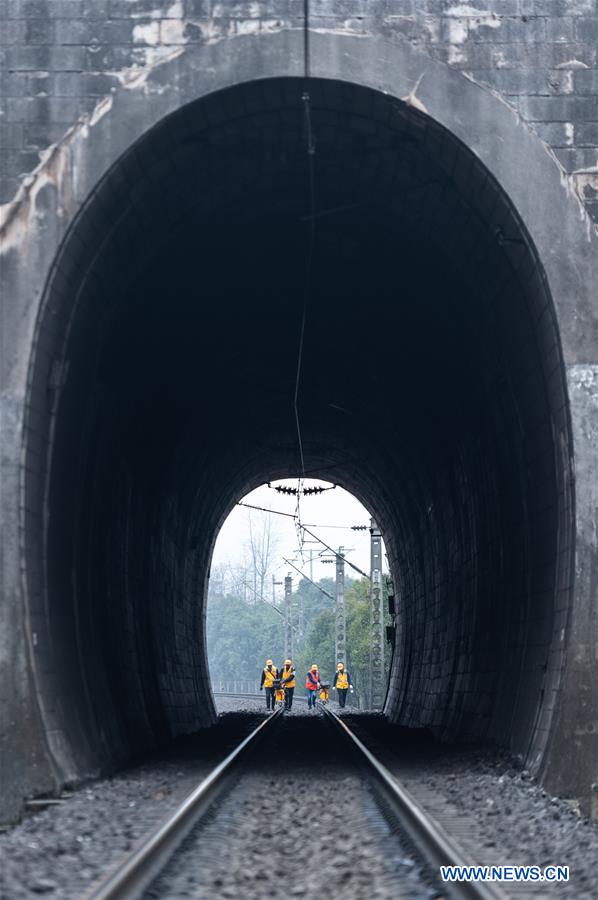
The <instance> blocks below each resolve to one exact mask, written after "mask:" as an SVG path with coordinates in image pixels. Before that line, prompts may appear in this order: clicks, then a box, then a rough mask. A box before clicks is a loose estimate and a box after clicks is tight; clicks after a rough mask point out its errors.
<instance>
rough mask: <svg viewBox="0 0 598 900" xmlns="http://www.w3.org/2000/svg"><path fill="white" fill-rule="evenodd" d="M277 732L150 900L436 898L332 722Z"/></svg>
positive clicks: (288, 724) (280, 727) (315, 717)
mask: <svg viewBox="0 0 598 900" xmlns="http://www.w3.org/2000/svg"><path fill="white" fill-rule="evenodd" d="M272 727H273V730H272V733H271V734H270V733H267V734H266V736H265V737H264V739H263V740H262V742H261V743H260V745H259V747H258V748H257V750H256V752H255V754H254V758H253V759H252V761H251V764H250V765H248V766H246V767H244V769H243V773H242V776H241V777H240V778H239V780H238V783H237V784H236V785H235V787H234V789H233V790H231V792H230V793H229V794H228V795H227V797H226V798H225V799H224V800H223V801H222V802H220V803H219V804H218V805H217V807H216V809H215V810H214V812H213V814H212V815H211V816H210V821H209V822H208V823H207V824H202V825H201V826H200V827H199V828H198V829H197V830H196V831H195V832H194V833H193V834H192V835H190V837H189V838H188V839H187V840H186V842H185V845H184V847H183V848H182V849H181V851H179V853H177V854H176V856H175V857H174V858H173V860H172V863H171V864H170V865H169V866H168V867H167V868H166V870H165V871H164V872H163V873H162V875H161V876H160V878H159V879H158V880H157V881H156V882H155V884H154V885H153V886H152V888H151V889H150V890H149V891H148V892H147V893H146V895H145V898H146V900H158V898H160V900H164V898H183V897H185V898H194V900H212V898H215V897H223V898H243V900H264V898H270V900H279V898H280V900H281V898H287V897H305V898H317V897H330V898H340V897H342V898H343V900H361V898H366V897H367V898H378V900H383V898H391V897H392V898H410V900H431V898H433V897H437V896H438V891H437V889H436V888H435V887H434V886H433V884H432V882H431V881H430V880H429V876H427V877H426V876H425V875H424V877H423V878H422V873H421V870H420V867H419V865H418V863H417V861H416V860H415V859H414V858H413V856H412V855H411V853H410V850H409V849H408V848H406V847H405V846H402V845H401V843H400V842H399V840H398V838H397V837H396V835H394V834H392V833H391V831H390V830H389V828H388V825H387V824H386V823H385V821H384V819H383V817H382V815H381V814H380V813H379V812H378V810H377V807H376V804H375V802H374V800H373V798H372V795H371V793H370V790H369V787H368V784H367V783H366V782H365V781H364V779H363V777H362V775H361V774H360V771H359V770H358V769H356V767H355V764H354V761H353V758H352V756H351V754H350V752H349V751H348V748H347V747H346V745H345V743H344V742H343V741H341V739H340V738H339V737H338V735H337V734H336V732H334V731H333V729H332V727H331V725H330V723H328V722H327V721H325V720H324V718H323V717H322V716H321V714H319V713H314V714H309V715H305V714H304V715H302V716H291V717H289V718H284V719H282V720H280V721H276V722H275V723H272Z"/></svg>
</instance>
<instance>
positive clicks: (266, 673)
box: [260, 659, 278, 712]
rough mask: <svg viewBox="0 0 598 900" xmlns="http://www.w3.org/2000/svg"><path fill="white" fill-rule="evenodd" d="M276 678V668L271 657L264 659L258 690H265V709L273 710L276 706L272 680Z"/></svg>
mask: <svg viewBox="0 0 598 900" xmlns="http://www.w3.org/2000/svg"><path fill="white" fill-rule="evenodd" d="M277 678H278V669H277V668H276V666H275V665H274V663H273V662H272V660H271V659H267V660H266V665H265V666H264V668H263V671H262V680H261V682H260V691H261V690H265V691H266V709H267V710H268V711H269V710H270V708H271V709H272V712H274V710H275V708H276V685H275V684H274V682H275V681H276V680H277Z"/></svg>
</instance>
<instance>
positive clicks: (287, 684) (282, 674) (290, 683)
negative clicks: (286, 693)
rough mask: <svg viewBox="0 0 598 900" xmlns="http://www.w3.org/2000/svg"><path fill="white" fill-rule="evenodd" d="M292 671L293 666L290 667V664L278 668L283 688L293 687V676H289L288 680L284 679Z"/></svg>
mask: <svg viewBox="0 0 598 900" xmlns="http://www.w3.org/2000/svg"><path fill="white" fill-rule="evenodd" d="M292 671H293V667H292V666H284V667H283V668H282V669H281V670H280V677H281V679H282V686H283V688H293V687H295V678H294V677H293V678H291V680H290V681H285V680H284V679H285V678H288V677H289V675H290V674H291V673H292Z"/></svg>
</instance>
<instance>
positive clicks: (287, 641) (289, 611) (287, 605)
mask: <svg viewBox="0 0 598 900" xmlns="http://www.w3.org/2000/svg"><path fill="white" fill-rule="evenodd" d="M292 601H293V579H292V577H291V576H290V575H287V576H286V577H285V579H284V657H285V659H292V658H293V608H292Z"/></svg>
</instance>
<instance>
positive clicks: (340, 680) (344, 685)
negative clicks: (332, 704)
mask: <svg viewBox="0 0 598 900" xmlns="http://www.w3.org/2000/svg"><path fill="white" fill-rule="evenodd" d="M348 687H349V676H348V674H347V672H345V671H344V670H343V671H342V672H340V671H339V673H338V675H337V677H336V689H337V691H346V690H347V689H348Z"/></svg>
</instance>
